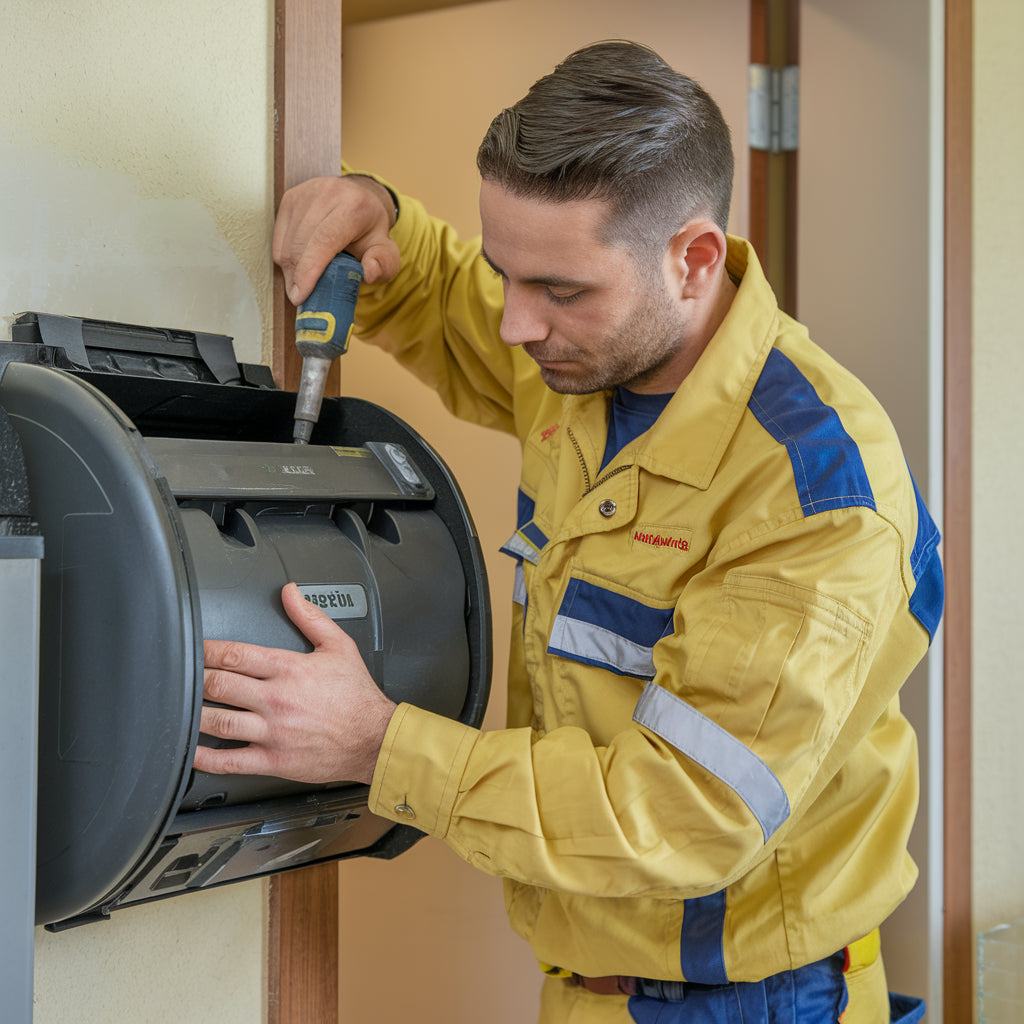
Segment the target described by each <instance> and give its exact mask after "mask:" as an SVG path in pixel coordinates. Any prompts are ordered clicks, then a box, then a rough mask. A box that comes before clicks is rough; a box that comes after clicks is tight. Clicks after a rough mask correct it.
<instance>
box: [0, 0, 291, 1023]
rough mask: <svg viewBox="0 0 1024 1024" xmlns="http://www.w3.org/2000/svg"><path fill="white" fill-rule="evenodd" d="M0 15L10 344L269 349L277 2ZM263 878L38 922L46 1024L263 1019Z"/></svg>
mask: <svg viewBox="0 0 1024 1024" xmlns="http://www.w3.org/2000/svg"><path fill="white" fill-rule="evenodd" d="M2 7H3V22H4V30H3V31H2V32H0V68H2V69H3V80H4V81H3V96H4V103H3V105H2V107H0V224H2V226H3V244H2V245H0V337H9V336H10V335H9V323H10V320H11V318H12V317H13V316H14V315H16V314H17V313H19V312H21V311H24V310H27V309H32V310H41V311H44V312H52V313H64V314H69V315H75V316H93V317H99V318H103V319H111V320H123V321H127V322H132V323H140V324H147V325H155V326H163V327H180V328H185V329H195V330H203V331H210V332H218V333H224V334H229V335H232V336H233V337H234V338H235V339H236V349H237V351H238V354H239V357H240V358H242V359H243V360H245V361H249V362H256V361H260V360H261V359H262V356H263V352H264V346H265V344H266V336H267V335H269V324H270V315H269V310H270V301H271V294H270V256H269V251H270V249H269V238H270V231H271V223H272V216H271V214H272V208H271V195H272V192H271V187H270V182H271V114H272V88H271V83H272V77H271V74H272V41H273V24H272V4H270V3H269V2H268V0H180V2H178V3H175V4H170V5H169V4H164V3H159V2H157V0H138V2H135V3H132V4H116V3H112V2H109V0H79V2H77V3H75V4H68V3H58V2H56V0H5V2H4V4H3V5H2ZM0 676H2V673H0ZM264 888H265V887H264V884H263V883H262V882H246V883H241V884H239V885H235V886H229V887H227V888H224V889H220V890H217V891H215V892H211V893H204V894H197V895H193V896H185V897H181V898H179V899H175V900H170V901H167V902H164V903H158V904H152V905H149V906H145V907H140V908H135V909H132V910H125V911H121V912H117V913H115V914H114V915H113V916H112V919H111V921H110V922H109V923H104V924H97V925H91V926H87V927H84V928H77V929H73V930H70V931H66V932H61V933H58V934H51V933H49V932H46V931H44V930H42V929H36V949H35V1014H34V1019H35V1021H36V1024H64V1022H67V1024H72V1022H74V1024H78V1022H81V1021H103V1022H105V1024H121V1022H131V1024H137V1022H140V1021H145V1022H147V1024H163V1022H165V1021H166V1022H167V1024H171V1022H175V1024H179V1022H182V1021H187V1022H191V1021H203V1020H216V1021H219V1022H223V1024H232V1022H238V1024H243V1022H244V1024H252V1022H254V1021H259V1020H261V1019H262V1018H263V1012H264V1010H263V1002H264V1000H263V987H264V982H263V928H264V907H265V900H264Z"/></svg>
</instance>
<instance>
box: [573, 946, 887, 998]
mask: <svg viewBox="0 0 1024 1024" xmlns="http://www.w3.org/2000/svg"><path fill="white" fill-rule="evenodd" d="M879 947H880V943H879V938H878V929H877V928H876V929H875V930H874V931H873V932H870V933H869V934H867V935H865V936H864V938H863V939H858V940H857V941H856V942H851V943H850V945H849V946H846V947H845V948H844V949H843V954H844V960H845V962H844V964H843V972H844V973H848V972H849V971H850V970H851V969H855V968H859V967H865V966H867V965H868V964H871V963H874V961H875V960H877V959H878V955H879V952H880V948H879ZM570 977H571V980H572V982H573V984H575V985H579V986H580V988H585V989H586V990H587V991H588V992H594V993H596V994H597V995H601V996H647V998H649V999H662V1000H667V1001H669V1002H679V1001H681V1000H683V999H685V998H686V994H687V992H692V991H693V990H694V989H708V988H715V987H717V986H713V985H701V984H698V983H695V982H691V981H657V980H655V979H653V978H633V977H630V976H629V975H626V974H607V975H605V976H604V977H602V978H586V977H584V976H583V975H582V974H573V975H570Z"/></svg>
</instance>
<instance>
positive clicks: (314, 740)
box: [195, 583, 395, 783]
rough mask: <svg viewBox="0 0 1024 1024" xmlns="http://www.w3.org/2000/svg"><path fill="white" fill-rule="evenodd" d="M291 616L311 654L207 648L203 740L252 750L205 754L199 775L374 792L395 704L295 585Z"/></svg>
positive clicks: (285, 593)
mask: <svg viewBox="0 0 1024 1024" xmlns="http://www.w3.org/2000/svg"><path fill="white" fill-rule="evenodd" d="M281 599H282V602H283V604H284V609H285V612H286V613H287V615H288V617H289V618H290V619H291V620H292V622H294V623H295V625H296V626H297V627H298V628H299V629H300V630H301V631H302V633H303V635H304V636H305V637H306V639H307V640H309V642H310V643H311V644H312V645H313V650H312V651H311V652H310V653H308V654H302V653H299V652H296V651H286V650H279V649H274V648H269V647H258V646H256V645H254V644H243V643H235V642H231V641H223V640H207V641H205V643H204V645H203V646H204V653H205V660H206V671H205V673H204V689H203V692H204V696H205V697H206V699H207V700H211V701H216V702H217V703H218V704H227V705H230V706H229V707H223V708H221V707H204V708H203V712H202V725H201V728H202V731H203V732H204V733H207V734H208V735H210V736H216V737H219V738H221V739H226V740H235V741H240V742H245V743H247V744H248V746H245V747H236V748H228V749H223V750H221V749H215V748H213V747H204V746H200V747H199V748H198V749H197V751H196V757H195V767H196V769H197V770H198V771H204V772H214V773H217V774H231V775H272V776H277V777H278V778H284V779H295V780H296V781H299V782H340V781H349V782H366V783H368V782H370V780H371V779H372V777H373V770H374V766H375V765H376V763H377V754H378V752H379V750H380V745H381V743H382V741H383V739H384V733H385V732H386V731H387V727H388V723H389V722H390V721H391V716H392V714H394V711H395V704H394V703H393V702H392V701H390V700H388V698H387V697H386V696H385V695H384V694H383V693H382V692H381V691H380V689H379V688H378V686H377V684H376V683H375V682H374V681H373V678H372V677H371V676H370V673H369V671H368V670H367V668H366V665H365V664H364V663H363V659H362V657H361V656H360V654H359V649H358V648H357V647H356V644H355V642H354V641H353V640H352V639H351V637H349V636H348V634H346V633H345V632H343V631H342V630H341V629H340V628H339V627H338V626H337V625H335V623H334V622H333V621H332V620H331V619H330V618H329V617H328V616H327V615H326V614H325V613H324V612H322V611H321V610H320V609H319V608H317V607H315V606H314V605H312V604H310V603H309V602H308V601H306V600H305V599H304V598H303V597H302V595H301V594H300V593H299V589H298V587H296V586H295V584H294V583H289V584H288V585H287V586H286V587H285V588H284V590H282V592H281Z"/></svg>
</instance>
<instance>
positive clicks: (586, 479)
mask: <svg viewBox="0 0 1024 1024" xmlns="http://www.w3.org/2000/svg"><path fill="white" fill-rule="evenodd" d="M565 432H566V433H567V434H568V435H569V440H570V441H572V447H573V451H575V452H576V459H577V461H578V462H579V464H580V469H582V470H583V493H582V494H581V495H580V497H581V498H585V497H586V496H587V495H588V494H590V492H591V491H596V490H597V489H598V487H600V486H601V484H603V483H604V482H605V481H606V480H611V478H612V477H613V476H615V475H616V474H618V473H624V472H625V471H626V470H627V469H630V468H631V467H630V466H629V465H625V466H619V468H618V469H613V470H612V471H611V472H610V473H605V475H604V476H601V477H598V478H597V480H595V481H594V484H593V486H591V483H590V471H589V470H588V469H587V463H586V462H585V461H584V458H583V449H582V448H580V446H579V442H578V441H577V440H576V435H575V434H574V433H573V432H572V427H566V428H565Z"/></svg>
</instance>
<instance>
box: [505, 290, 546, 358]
mask: <svg viewBox="0 0 1024 1024" xmlns="http://www.w3.org/2000/svg"><path fill="white" fill-rule="evenodd" d="M549 330H550V327H549V325H548V323H547V321H546V320H545V318H544V317H543V316H542V315H541V311H540V309H539V308H538V301H537V298H536V297H535V296H533V295H531V294H529V289H527V288H523V287H518V286H516V285H507V286H506V288H505V310H504V312H503V313H502V316H501V330H500V334H501V340H502V341H503V342H505V344H506V345H522V344H524V343H526V342H528V341H543V340H544V339H545V338H546V337H547V336H548V331H549Z"/></svg>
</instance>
